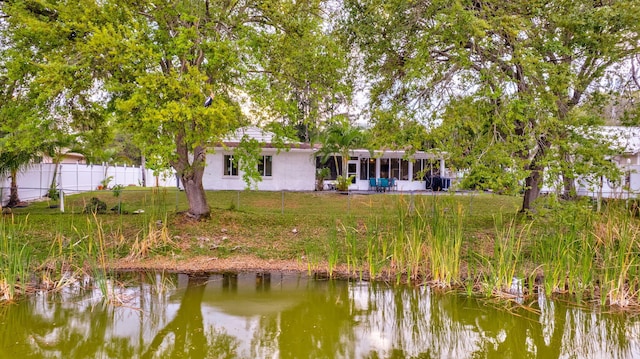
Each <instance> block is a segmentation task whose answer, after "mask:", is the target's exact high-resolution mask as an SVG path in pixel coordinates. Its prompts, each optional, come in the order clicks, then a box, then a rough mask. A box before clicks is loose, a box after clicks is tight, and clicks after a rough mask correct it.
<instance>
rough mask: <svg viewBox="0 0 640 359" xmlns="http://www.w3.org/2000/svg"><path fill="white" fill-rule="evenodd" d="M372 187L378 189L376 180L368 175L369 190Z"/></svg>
mask: <svg viewBox="0 0 640 359" xmlns="http://www.w3.org/2000/svg"><path fill="white" fill-rule="evenodd" d="M372 189H373V190H375V191H377V190H378V182H377V181H376V179H375V178H373V177H370V178H369V191H371V190H372Z"/></svg>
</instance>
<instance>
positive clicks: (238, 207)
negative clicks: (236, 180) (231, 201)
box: [237, 191, 240, 210]
mask: <svg viewBox="0 0 640 359" xmlns="http://www.w3.org/2000/svg"><path fill="white" fill-rule="evenodd" d="M237 209H238V210H240V191H238V206H237Z"/></svg>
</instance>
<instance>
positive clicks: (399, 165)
mask: <svg viewBox="0 0 640 359" xmlns="http://www.w3.org/2000/svg"><path fill="white" fill-rule="evenodd" d="M391 177H392V178H395V179H399V180H408V179H409V161H407V160H403V159H401V158H392V159H391Z"/></svg>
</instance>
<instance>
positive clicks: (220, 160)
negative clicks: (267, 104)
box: [203, 127, 449, 191]
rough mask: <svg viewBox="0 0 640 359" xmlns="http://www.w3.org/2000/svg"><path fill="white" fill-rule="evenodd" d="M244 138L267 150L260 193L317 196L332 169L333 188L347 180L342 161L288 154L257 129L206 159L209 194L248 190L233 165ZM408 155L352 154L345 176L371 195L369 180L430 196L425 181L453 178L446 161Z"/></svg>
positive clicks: (304, 151) (290, 150) (300, 149)
mask: <svg viewBox="0 0 640 359" xmlns="http://www.w3.org/2000/svg"><path fill="white" fill-rule="evenodd" d="M243 136H247V137H249V138H251V139H255V140H257V141H258V142H259V143H260V144H261V146H262V153H261V155H262V159H261V160H260V163H259V165H258V170H259V172H260V173H261V174H262V181H261V182H259V183H257V189H258V190H263V191H280V190H287V191H313V190H314V189H315V182H316V180H315V179H316V170H317V169H320V168H323V167H328V168H329V169H330V170H331V175H330V176H329V178H328V182H327V183H332V180H335V179H336V177H337V175H341V174H342V171H341V170H336V162H337V164H338V168H339V167H341V166H342V158H341V157H340V156H337V159H334V158H330V159H329V160H328V161H327V162H326V163H320V160H319V158H318V157H317V155H316V153H317V151H318V149H319V148H318V147H314V146H311V145H310V144H308V143H299V142H291V143H288V144H286V145H285V146H284V147H285V148H284V149H279V148H278V146H276V145H275V144H274V143H273V140H274V135H273V134H272V133H269V132H267V131H263V130H261V129H259V128H256V127H245V128H241V129H239V130H237V131H236V133H235V134H234V136H231V137H230V138H228V139H226V140H225V141H224V146H223V145H220V146H217V147H215V149H214V153H212V154H208V155H207V166H206V168H205V172H204V178H203V185H204V188H205V189H207V190H242V189H245V188H246V187H247V184H246V183H245V182H244V180H243V178H242V175H243V173H242V171H241V169H240V168H239V166H238V165H237V164H236V163H235V162H234V161H233V155H234V150H235V149H236V147H237V146H238V144H239V143H240V141H241V139H242V137H243ZM405 155H406V153H405V152H404V151H373V153H371V152H370V151H369V150H352V151H350V157H349V159H348V161H347V167H346V169H347V173H346V175H347V176H352V175H353V176H355V179H354V182H353V184H352V185H351V186H350V187H349V189H350V190H360V191H366V190H369V188H370V187H369V178H376V179H377V178H395V179H396V187H395V189H397V190H401V191H414V190H425V189H426V182H425V180H424V179H425V177H431V176H434V177H444V178H449V175H448V171H447V170H446V168H445V162H444V159H443V158H442V156H437V155H434V154H431V153H426V152H415V153H413V154H412V155H410V156H408V158H405ZM336 160H337V161H336ZM447 183H449V182H447ZM447 187H448V186H447Z"/></svg>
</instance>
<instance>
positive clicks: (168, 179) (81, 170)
mask: <svg viewBox="0 0 640 359" xmlns="http://www.w3.org/2000/svg"><path fill="white" fill-rule="evenodd" d="M54 169H55V165H54V164H51V163H40V164H34V165H31V166H29V167H26V168H24V169H22V170H21V171H19V172H18V176H17V182H18V196H19V197H20V200H22V201H30V200H34V199H38V198H42V197H44V196H45V195H46V194H47V192H48V190H49V186H50V185H51V180H52V178H53V173H54ZM109 176H112V177H113V178H112V180H111V181H110V182H109V187H113V186H115V185H123V186H129V185H136V186H139V185H141V184H142V170H141V169H140V168H139V167H132V166H108V167H107V166H102V165H85V164H62V165H60V168H59V170H58V179H57V187H58V188H59V189H62V190H63V191H64V193H65V194H70V193H78V192H88V191H93V190H95V189H97V188H98V185H100V183H101V182H102V181H103V180H104V179H105V177H109ZM146 179H147V186H148V187H152V186H155V185H156V177H155V176H154V175H153V171H151V170H148V169H147V173H146ZM157 182H158V185H159V186H161V187H174V186H176V178H175V175H173V174H172V173H167V174H165V175H161V176H158V181H157ZM10 186H11V179H10V178H9V176H6V177H0V202H1V203H2V204H3V205H4V204H6V203H7V202H8V200H9V191H10Z"/></svg>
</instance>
